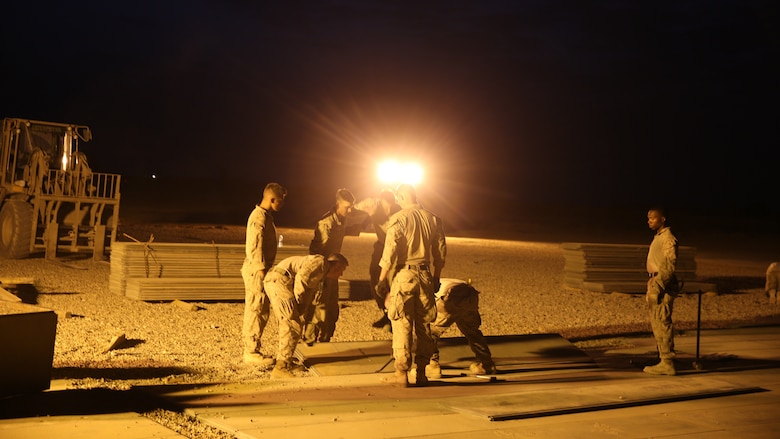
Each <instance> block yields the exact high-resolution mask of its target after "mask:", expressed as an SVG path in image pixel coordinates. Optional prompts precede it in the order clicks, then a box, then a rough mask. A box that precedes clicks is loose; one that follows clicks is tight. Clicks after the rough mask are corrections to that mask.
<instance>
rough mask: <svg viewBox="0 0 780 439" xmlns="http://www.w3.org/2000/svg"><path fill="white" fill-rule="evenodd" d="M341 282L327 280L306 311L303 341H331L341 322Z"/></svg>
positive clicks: (324, 280)
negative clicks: (337, 324)
mask: <svg viewBox="0 0 780 439" xmlns="http://www.w3.org/2000/svg"><path fill="white" fill-rule="evenodd" d="M339 312H340V309H339V280H338V279H330V278H327V277H326V278H325V279H323V281H322V289H321V290H320V291H319V292H318V293H317V294H316V295H315V297H314V300H313V301H312V304H311V305H310V306H309V308H308V309H307V310H306V316H305V317H306V328H305V329H304V331H305V332H304V335H303V341H304V342H306V343H314V342H315V341H319V342H327V341H330V339H331V337H333V334H334V333H335V332H336V322H337V321H338V320H339Z"/></svg>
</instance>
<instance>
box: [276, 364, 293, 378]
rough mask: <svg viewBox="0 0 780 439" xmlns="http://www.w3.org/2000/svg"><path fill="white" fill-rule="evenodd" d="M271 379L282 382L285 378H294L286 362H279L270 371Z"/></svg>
mask: <svg viewBox="0 0 780 439" xmlns="http://www.w3.org/2000/svg"><path fill="white" fill-rule="evenodd" d="M271 378H273V379H277V380H283V379H287V378H295V375H293V373H292V371H291V370H290V367H289V363H287V362H286V361H279V362H277V363H276V366H274V368H273V370H272V371H271Z"/></svg>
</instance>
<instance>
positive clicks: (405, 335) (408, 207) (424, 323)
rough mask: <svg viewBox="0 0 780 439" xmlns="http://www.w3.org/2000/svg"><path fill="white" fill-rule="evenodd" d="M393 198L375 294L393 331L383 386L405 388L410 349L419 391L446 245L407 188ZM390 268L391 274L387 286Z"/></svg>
mask: <svg viewBox="0 0 780 439" xmlns="http://www.w3.org/2000/svg"><path fill="white" fill-rule="evenodd" d="M396 199H397V200H398V204H399V205H400V206H401V210H400V211H399V212H398V213H396V214H395V215H393V217H392V218H391V219H390V226H389V227H388V228H387V238H386V239H385V249H384V252H383V253H382V259H381V260H380V261H379V266H380V267H381V268H382V271H381V272H380V273H379V279H378V284H377V291H376V292H377V295H379V296H380V297H385V298H386V299H385V308H386V309H387V316H388V318H390V321H391V323H392V326H393V358H394V360H395V373H394V374H393V375H392V376H390V377H387V378H384V379H383V381H384V382H386V383H389V384H393V385H398V386H403V387H406V386H408V385H409V378H408V376H407V373H408V372H409V370H410V368H411V366H412V347H413V346H415V345H416V349H415V352H414V355H415V356H414V363H415V366H416V367H415V375H414V376H415V383H416V385H418V386H425V385H427V384H428V378H427V377H426V376H425V367H426V366H427V365H428V362H429V361H430V358H431V356H432V355H433V352H434V344H433V338H432V336H431V327H430V323H431V322H432V321H434V319H435V318H436V302H435V298H434V293H435V292H436V291H438V289H439V277H440V276H441V271H442V268H444V260H445V258H446V256H447V243H446V240H445V236H444V228H443V226H442V221H441V219H440V218H439V217H437V216H436V215H434V214H433V213H431V212H429V211H428V210H426V209H424V208H423V207H422V206H421V205H420V204H419V203H418V202H417V194H416V192H415V190H414V188H413V187H412V186H411V185H408V184H403V185H401V186H399V187H398V189H397V190H396ZM431 264H433V265H431ZM393 269H395V271H396V274H395V276H394V277H393V279H392V284H390V285H388V275H389V273H390V271H391V270H393ZM431 269H433V272H431Z"/></svg>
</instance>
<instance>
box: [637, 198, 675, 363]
mask: <svg viewBox="0 0 780 439" xmlns="http://www.w3.org/2000/svg"><path fill="white" fill-rule="evenodd" d="M647 225H648V226H649V227H650V229H651V230H653V231H655V236H654V237H653V242H652V243H651V244H650V249H649V251H648V253H647V274H648V280H647V293H646V294H645V300H646V301H647V303H648V306H649V310H650V323H651V326H652V328H653V336H654V337H655V341H656V345H657V346H658V355H659V357H660V360H661V361H660V362H659V363H658V364H656V365H654V366H647V367H645V368H644V371H645V372H646V373H649V374H653V375H675V374H676V371H675V368H674V357H675V352H674V326H673V323H672V310H673V307H674V299H675V298H676V297H677V294H679V292H680V290H679V284H678V282H677V276H676V275H675V269H676V265H677V248H678V246H677V238H675V237H674V235H673V234H672V229H670V228H669V227H668V226H667V225H666V213H665V211H664V209H662V208H652V209H650V210H649V211H648V212H647Z"/></svg>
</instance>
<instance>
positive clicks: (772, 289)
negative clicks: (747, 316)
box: [764, 262, 780, 305]
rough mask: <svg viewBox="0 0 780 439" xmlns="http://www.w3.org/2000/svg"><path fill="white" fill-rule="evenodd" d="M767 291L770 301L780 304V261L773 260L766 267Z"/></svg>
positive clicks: (765, 287)
mask: <svg viewBox="0 0 780 439" xmlns="http://www.w3.org/2000/svg"><path fill="white" fill-rule="evenodd" d="M764 289H765V290H766V293H767V294H768V295H769V303H771V304H774V305H780V297H778V292H780V263H777V262H772V263H771V264H769V267H767V269H766V285H765V286H764Z"/></svg>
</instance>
